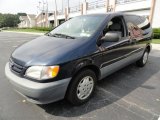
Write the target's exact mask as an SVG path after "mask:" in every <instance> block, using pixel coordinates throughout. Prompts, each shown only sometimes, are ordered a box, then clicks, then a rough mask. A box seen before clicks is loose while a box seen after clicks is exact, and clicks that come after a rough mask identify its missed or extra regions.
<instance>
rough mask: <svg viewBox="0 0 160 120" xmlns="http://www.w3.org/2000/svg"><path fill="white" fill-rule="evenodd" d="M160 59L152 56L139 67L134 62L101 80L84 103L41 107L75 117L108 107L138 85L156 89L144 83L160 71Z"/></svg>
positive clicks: (62, 102) (63, 102) (59, 114)
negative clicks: (93, 92)
mask: <svg viewBox="0 0 160 120" xmlns="http://www.w3.org/2000/svg"><path fill="white" fill-rule="evenodd" d="M158 59H160V58H158V57H154V56H150V58H149V61H148V64H147V65H146V66H145V67H143V68H138V67H136V66H135V65H134V64H132V65H129V66H127V67H125V68H123V69H121V70H120V71H117V72H116V73H113V74H112V75H110V76H108V77H106V78H105V79H103V80H101V81H99V82H98V84H97V86H98V87H97V89H96V91H95V94H94V95H93V97H92V98H91V99H90V101H89V102H88V103H86V104H84V105H81V106H76V107H75V106H72V105H70V104H69V103H68V102H67V101H65V100H62V101H59V102H55V103H52V104H47V105H40V107H41V108H42V109H44V110H45V111H46V112H47V113H49V114H51V115H54V116H63V117H75V116H81V115H84V114H87V113H89V112H91V111H95V110H97V109H100V108H103V107H106V106H108V105H110V104H112V103H114V102H116V101H118V100H120V99H122V98H123V97H124V96H126V95H128V94H130V93H131V92H132V91H133V90H135V89H136V88H138V87H142V88H145V89H155V88H154V87H152V86H149V85H143V83H145V82H146V81H147V80H149V78H151V77H152V76H153V75H155V74H156V73H157V72H159V71H160V60H158ZM142 94H143V93H142Z"/></svg>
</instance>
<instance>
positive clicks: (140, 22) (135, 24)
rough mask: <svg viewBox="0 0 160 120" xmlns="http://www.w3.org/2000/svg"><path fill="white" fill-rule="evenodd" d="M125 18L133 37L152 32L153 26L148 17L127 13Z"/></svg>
mask: <svg viewBox="0 0 160 120" xmlns="http://www.w3.org/2000/svg"><path fill="white" fill-rule="evenodd" d="M125 20H126V23H127V27H128V30H129V32H130V34H131V37H133V38H135V37H142V35H146V34H148V33H149V32H150V29H151V26H150V23H149V21H148V19H147V18H145V17H142V16H136V15H126V16H125Z"/></svg>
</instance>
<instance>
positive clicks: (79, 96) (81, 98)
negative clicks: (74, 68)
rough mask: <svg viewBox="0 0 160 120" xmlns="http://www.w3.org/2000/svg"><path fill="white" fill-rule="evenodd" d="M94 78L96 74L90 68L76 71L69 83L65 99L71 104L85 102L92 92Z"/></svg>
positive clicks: (94, 82) (94, 83)
mask: <svg viewBox="0 0 160 120" xmlns="http://www.w3.org/2000/svg"><path fill="white" fill-rule="evenodd" d="M96 80H97V78H96V75H95V73H94V72H93V71H92V70H89V69H86V70H83V71H81V72H80V73H78V74H77V76H76V77H74V79H73V80H72V81H71V83H70V85H69V88H68V91H67V100H68V101H69V102H70V103H71V104H73V105H81V104H83V103H85V102H87V101H88V100H89V98H90V97H91V95H92V94H93V91H94V89H95V85H96Z"/></svg>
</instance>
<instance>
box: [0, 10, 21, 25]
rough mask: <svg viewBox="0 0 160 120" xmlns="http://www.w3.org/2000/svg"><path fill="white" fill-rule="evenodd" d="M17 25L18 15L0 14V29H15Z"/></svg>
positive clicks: (18, 21)
mask: <svg viewBox="0 0 160 120" xmlns="http://www.w3.org/2000/svg"><path fill="white" fill-rule="evenodd" d="M18 23H20V20H19V16H18V15H14V14H1V13H0V28H2V27H17V25H18Z"/></svg>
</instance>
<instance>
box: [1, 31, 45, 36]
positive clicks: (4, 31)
mask: <svg viewBox="0 0 160 120" xmlns="http://www.w3.org/2000/svg"><path fill="white" fill-rule="evenodd" d="M2 32H11V33H23V34H32V35H44V34H45V33H34V32H16V31H2Z"/></svg>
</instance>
